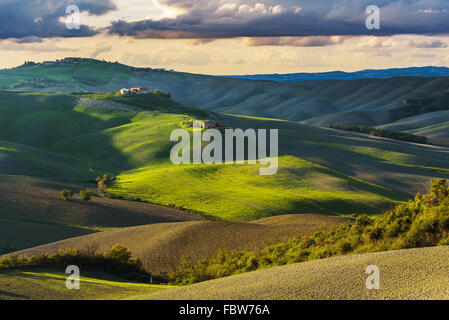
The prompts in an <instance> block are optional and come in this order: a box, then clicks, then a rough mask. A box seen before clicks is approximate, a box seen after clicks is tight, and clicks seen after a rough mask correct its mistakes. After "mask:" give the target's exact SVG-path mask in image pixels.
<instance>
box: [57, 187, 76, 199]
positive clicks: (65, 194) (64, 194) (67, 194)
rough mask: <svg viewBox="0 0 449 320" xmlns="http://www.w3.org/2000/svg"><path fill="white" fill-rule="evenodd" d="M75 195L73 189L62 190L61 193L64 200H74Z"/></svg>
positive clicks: (60, 195) (60, 196)
mask: <svg viewBox="0 0 449 320" xmlns="http://www.w3.org/2000/svg"><path fill="white" fill-rule="evenodd" d="M73 196H74V193H73V191H72V190H68V189H65V190H62V191H61V193H60V194H59V198H60V199H61V200H64V201H72V200H73Z"/></svg>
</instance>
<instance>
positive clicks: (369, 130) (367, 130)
mask: <svg viewBox="0 0 449 320" xmlns="http://www.w3.org/2000/svg"><path fill="white" fill-rule="evenodd" d="M329 128H332V129H338V130H345V131H352V132H360V133H364V134H369V135H371V136H376V137H384V138H389V139H395V140H401V141H408V142H415V143H422V144H429V139H427V137H423V136H418V135H415V134H410V133H405V132H396V131H389V130H384V129H378V128H373V127H367V126H341V125H330V126H329Z"/></svg>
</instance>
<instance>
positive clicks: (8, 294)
mask: <svg viewBox="0 0 449 320" xmlns="http://www.w3.org/2000/svg"><path fill="white" fill-rule="evenodd" d="M0 296H6V297H9V298H14V299H29V297H27V296H24V295H21V294H16V293H13V292H8V291H3V290H0Z"/></svg>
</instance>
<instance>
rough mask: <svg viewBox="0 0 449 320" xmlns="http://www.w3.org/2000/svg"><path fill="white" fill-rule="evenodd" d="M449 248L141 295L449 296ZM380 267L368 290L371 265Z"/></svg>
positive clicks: (300, 266)
mask: <svg viewBox="0 0 449 320" xmlns="http://www.w3.org/2000/svg"><path fill="white" fill-rule="evenodd" d="M448 253H449V248H448V247H432V248H419V249H408V250H397V251H387V252H380V253H369V254H361V255H349V256H342V257H336V258H328V259H323V260H316V261H310V262H302V263H297V264H291V265H286V266H282V267H276V268H270V269H265V270H260V271H254V272H249V273H246V274H241V275H236V276H231V277H227V278H222V279H217V280H212V281H206V282H202V283H198V284H193V285H189V286H185V287H180V288H176V289H172V290H169V291H164V292H161V293H155V294H149V295H143V296H137V297H135V299H148V300H155V299H163V300H167V299H168V300H170V299H173V300H210V299H216V300H321V299H324V300H379V299H380V300H382V299H385V300H407V299H410V300H413V299H448V298H449V289H448V285H449V275H448V273H447V268H448V267H449V261H448V260H447V255H448ZM370 265H376V266H378V267H379V270H380V289H379V290H368V289H367V288H366V285H365V282H366V279H367V277H368V275H367V274H365V270H366V268H367V267H368V266H370Z"/></svg>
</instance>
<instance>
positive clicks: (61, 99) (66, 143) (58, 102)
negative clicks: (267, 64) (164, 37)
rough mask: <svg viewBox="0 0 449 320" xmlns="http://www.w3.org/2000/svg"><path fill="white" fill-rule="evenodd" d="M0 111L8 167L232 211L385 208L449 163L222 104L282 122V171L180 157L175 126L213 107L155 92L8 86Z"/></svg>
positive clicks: (270, 124) (251, 214) (235, 215)
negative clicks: (174, 151) (173, 158)
mask: <svg viewBox="0 0 449 320" xmlns="http://www.w3.org/2000/svg"><path fill="white" fill-rule="evenodd" d="M0 115H2V117H1V118H0V119H1V120H0V121H1V126H0V140H3V141H4V142H0V147H1V149H0V163H1V164H2V166H1V167H2V168H6V169H5V170H4V172H0V173H15V174H22V175H33V176H38V177H47V178H57V179H60V180H66V181H78V182H84V183H86V182H88V181H89V180H92V179H94V178H95V177H96V176H97V175H99V174H103V173H109V174H112V175H114V176H117V181H116V182H115V183H114V185H113V186H112V187H111V188H110V193H111V194H112V195H114V196H117V197H122V198H125V199H141V200H145V201H148V202H152V203H155V204H162V205H174V206H178V207H183V208H186V209H193V210H196V211H200V212H202V213H204V214H205V215H210V216H215V217H219V218H223V219H230V220H253V219H258V218H262V217H268V216H272V215H279V214H291V213H321V214H339V215H342V214H343V215H347V214H353V213H356V214H358V213H378V212H379V211H381V210H382V209H384V208H387V207H389V206H390V205H391V203H393V202H397V201H402V200H405V199H407V194H412V193H415V192H416V191H419V188H420V184H421V185H422V186H425V185H426V184H427V183H428V180H429V179H430V178H431V177H432V175H433V174H437V175H438V174H441V175H446V174H447V173H448V172H447V169H449V160H447V150H445V149H442V150H440V149H435V148H431V147H419V146H414V145H410V144H407V143H402V142H388V141H387V142H384V141H378V140H376V139H373V138H370V137H362V138H360V137H359V136H357V135H355V134H351V133H340V132H338V131H335V130H333V131H332V130H324V129H319V128H313V127H309V126H304V125H299V124H296V123H293V122H289V121H274V120H270V119H264V118H254V117H239V116H226V115H220V114H214V115H211V116H213V117H215V118H218V121H219V122H220V123H224V124H227V125H229V126H231V127H234V128H243V129H245V128H267V129H269V128H278V129H279V152H280V158H279V166H280V167H279V171H278V173H277V174H276V175H274V176H260V175H259V166H258V165H236V164H223V165H211V166H209V165H183V166H175V165H173V164H171V162H170V160H169V154H170V149H171V147H172V146H173V145H174V143H172V142H170V141H169V137H170V133H171V132H172V130H173V129H176V128H180V127H182V126H183V125H184V123H185V122H186V121H189V120H191V119H192V118H200V119H204V118H207V117H208V116H207V114H206V113H204V111H201V110H197V109H192V108H188V107H185V106H183V105H181V104H179V103H177V102H174V101H173V100H171V99H169V98H167V97H164V96H161V95H155V94H152V95H144V96H135V97H121V96H118V95H115V94H112V93H98V94H94V93H89V94H77V95H75V94H53V93H11V92H0ZM6 141H7V142H6ZM335 145H343V146H345V147H344V148H343V147H342V148H335ZM385 150H386V151H388V150H389V151H388V152H385ZM393 150H395V151H393ZM379 154H381V155H382V157H381V156H379ZM360 155H362V156H363V157H360ZM367 155H368V156H367ZM385 157H389V158H388V159H386V158H385ZM398 157H399V158H398ZM398 159H400V161H399V160H398ZM404 159H405V160H404ZM423 159H424V160H423ZM431 164H433V166H432V167H430V165H431ZM429 168H430V169H431V170H429ZM373 170H376V171H379V172H378V174H376V175H372V174H370V172H371V171H373ZM92 171H94V172H92ZM410 177H413V179H414V181H415V182H419V183H415V184H414V185H413V186H412V188H410V185H407V184H404V179H406V178H410ZM416 189H418V190H416Z"/></svg>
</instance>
